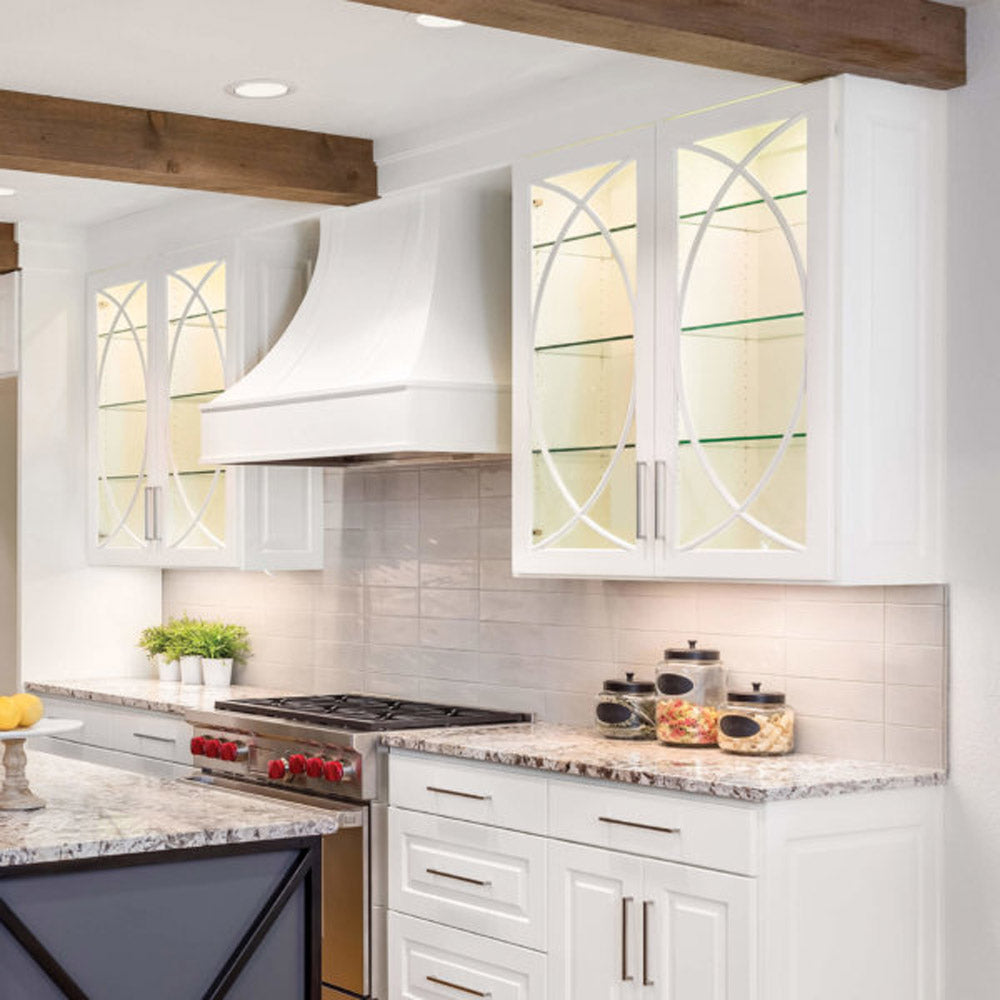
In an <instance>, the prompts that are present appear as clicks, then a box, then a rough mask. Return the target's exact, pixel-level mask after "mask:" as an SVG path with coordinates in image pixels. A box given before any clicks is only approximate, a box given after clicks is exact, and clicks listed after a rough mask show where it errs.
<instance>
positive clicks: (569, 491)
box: [513, 130, 655, 575]
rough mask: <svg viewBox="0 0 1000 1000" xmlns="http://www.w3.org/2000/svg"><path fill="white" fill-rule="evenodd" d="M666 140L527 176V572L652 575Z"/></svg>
mask: <svg viewBox="0 0 1000 1000" xmlns="http://www.w3.org/2000/svg"><path fill="white" fill-rule="evenodd" d="M654 146H655V141H654V134H653V132H652V130H646V131H642V132H638V133H635V134H632V135H629V136H625V137H622V138H615V139H611V140H605V141H600V142H595V143H591V144H588V145H587V146H585V147H583V148H578V149H574V150H572V151H568V152H565V151H564V152H559V153H556V154H552V155H548V156H542V157H538V158H536V159H533V160H530V161H528V162H526V163H524V164H522V165H521V166H519V167H518V168H517V172H516V176H515V182H514V190H515V199H516V201H515V209H514V212H515V221H514V229H515V246H530V250H529V252H528V253H527V254H520V253H519V254H517V255H516V256H515V262H514V268H515V285H514V287H515V304H514V316H515V331H516V332H515V343H516V344H517V347H516V349H515V352H514V357H515V368H516V369H517V373H516V377H515V392H516V394H517V397H516V398H517V404H516V406H515V418H514V419H515V437H516V438H517V439H519V440H523V441H530V448H523V449H519V450H518V451H517V452H516V453H515V455H514V462H515V464H516V465H517V471H516V472H515V476H516V478H517V480H518V482H519V483H520V484H521V485H522V486H523V489H522V490H520V491H518V492H517V494H516V499H515V502H514V514H513V517H514V531H515V532H516V533H518V535H519V536H520V537H523V540H524V545H523V546H520V547H519V548H518V549H517V550H516V552H515V568H516V569H523V570H528V571H530V570H535V571H540V572H545V571H546V567H547V566H549V565H552V566H558V567H559V568H560V570H561V571H567V572H576V571H579V572H600V573H603V574H606V575H615V574H619V573H620V574H624V575H628V574H630V573H638V572H642V571H643V568H644V567H647V568H651V566H652V558H653V550H652V547H651V546H650V545H649V543H648V538H649V526H648V517H647V516H646V512H645V509H644V505H645V500H646V492H647V491H646V490H645V488H644V484H645V481H646V479H647V470H648V469H649V462H650V459H651V456H652V447H653V437H654V425H653V419H652V393H651V389H652V377H653V351H652V348H653V339H652V333H653V327H652V320H653V295H654V291H653V266H652V265H653V242H652V241H653V227H654V225H655V217H654V214H653V197H652V193H653V188H654V183H655V177H654V172H653V155H654Z"/></svg>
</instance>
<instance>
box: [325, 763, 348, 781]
mask: <svg viewBox="0 0 1000 1000" xmlns="http://www.w3.org/2000/svg"><path fill="white" fill-rule="evenodd" d="M323 777H324V778H326V780H327V781H343V780H344V765H343V764H341V763H340V761H339V760H328V761H327V762H326V763H325V764H324V765H323Z"/></svg>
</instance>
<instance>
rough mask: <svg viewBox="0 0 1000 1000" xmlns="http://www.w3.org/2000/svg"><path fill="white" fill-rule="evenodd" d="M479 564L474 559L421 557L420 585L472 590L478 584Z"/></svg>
mask: <svg viewBox="0 0 1000 1000" xmlns="http://www.w3.org/2000/svg"><path fill="white" fill-rule="evenodd" d="M479 566H480V564H479V562H478V561H477V560H475V559H442V560H438V561H434V560H430V559H422V560H421V561H420V586H421V587H433V588H437V589H443V588H455V589H461V590H474V589H476V588H477V587H479V585H480V584H479Z"/></svg>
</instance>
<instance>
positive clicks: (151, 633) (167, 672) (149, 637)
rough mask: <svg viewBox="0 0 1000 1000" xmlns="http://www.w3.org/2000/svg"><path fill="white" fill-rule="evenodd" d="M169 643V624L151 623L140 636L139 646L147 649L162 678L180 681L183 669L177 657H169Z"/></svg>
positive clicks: (158, 674)
mask: <svg viewBox="0 0 1000 1000" xmlns="http://www.w3.org/2000/svg"><path fill="white" fill-rule="evenodd" d="M169 643H170V626H169V625H150V626H149V628H144V629H143V630H142V633H141V634H140V636H139V648H140V649H144V650H145V651H146V653H147V655H148V656H149V659H150V661H151V662H152V663H153V665H154V666H155V667H156V672H157V676H158V677H159V678H160V680H161V681H178V680H180V677H181V670H180V666H179V664H178V663H177V660H176V658H174V659H169V658H168V657H167V647H168V646H169Z"/></svg>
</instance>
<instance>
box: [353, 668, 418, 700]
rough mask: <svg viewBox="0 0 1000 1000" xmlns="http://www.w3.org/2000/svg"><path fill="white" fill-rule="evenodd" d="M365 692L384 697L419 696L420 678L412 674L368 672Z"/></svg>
mask: <svg viewBox="0 0 1000 1000" xmlns="http://www.w3.org/2000/svg"><path fill="white" fill-rule="evenodd" d="M365 692H366V693H367V694H373V695H381V696H382V697H384V698H419V697H420V678H419V677H418V676H416V675H411V674H366V675H365Z"/></svg>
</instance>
